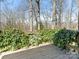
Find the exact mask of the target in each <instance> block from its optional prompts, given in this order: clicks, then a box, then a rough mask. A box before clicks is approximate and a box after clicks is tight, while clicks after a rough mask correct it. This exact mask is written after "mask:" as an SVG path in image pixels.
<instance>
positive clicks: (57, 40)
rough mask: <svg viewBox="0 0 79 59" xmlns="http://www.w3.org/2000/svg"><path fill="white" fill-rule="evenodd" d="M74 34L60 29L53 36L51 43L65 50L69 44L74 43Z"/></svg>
mask: <svg viewBox="0 0 79 59" xmlns="http://www.w3.org/2000/svg"><path fill="white" fill-rule="evenodd" d="M76 33H77V32H76V31H73V30H66V29H60V30H58V31H57V32H56V33H55V35H54V36H53V42H54V44H55V45H56V46H58V47H60V48H63V49H66V48H67V46H68V45H69V43H71V42H74V41H75V38H76Z"/></svg>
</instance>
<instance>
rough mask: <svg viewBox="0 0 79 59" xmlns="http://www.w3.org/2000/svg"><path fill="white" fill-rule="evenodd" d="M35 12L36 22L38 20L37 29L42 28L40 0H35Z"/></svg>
mask: <svg viewBox="0 0 79 59" xmlns="http://www.w3.org/2000/svg"><path fill="white" fill-rule="evenodd" d="M35 14H36V17H35V19H36V22H37V24H36V25H37V29H38V30H40V29H41V24H40V23H41V21H40V0H35Z"/></svg>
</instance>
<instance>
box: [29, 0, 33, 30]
mask: <svg viewBox="0 0 79 59" xmlns="http://www.w3.org/2000/svg"><path fill="white" fill-rule="evenodd" d="M29 18H30V19H29V20H30V31H33V5H32V0H29Z"/></svg>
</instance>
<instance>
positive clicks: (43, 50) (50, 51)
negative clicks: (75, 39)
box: [2, 45, 76, 59]
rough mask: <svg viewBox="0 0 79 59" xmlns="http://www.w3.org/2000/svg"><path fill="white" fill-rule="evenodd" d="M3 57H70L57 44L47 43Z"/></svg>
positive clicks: (23, 58) (17, 58)
mask: <svg viewBox="0 0 79 59" xmlns="http://www.w3.org/2000/svg"><path fill="white" fill-rule="evenodd" d="M2 59H69V56H68V55H65V54H63V52H62V51H60V49H58V48H57V47H55V46H52V45H45V46H42V47H38V48H33V49H28V50H24V51H20V52H17V53H16V52H15V53H12V54H8V55H5V56H3V58H2ZM75 59H76V58H75Z"/></svg>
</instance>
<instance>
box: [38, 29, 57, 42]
mask: <svg viewBox="0 0 79 59" xmlns="http://www.w3.org/2000/svg"><path fill="white" fill-rule="evenodd" d="M56 31H57V30H56V29H53V30H52V29H44V30H41V31H40V32H39V35H40V36H41V38H42V41H43V42H50V41H51V39H52V36H53V35H54V34H55V32H56Z"/></svg>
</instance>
